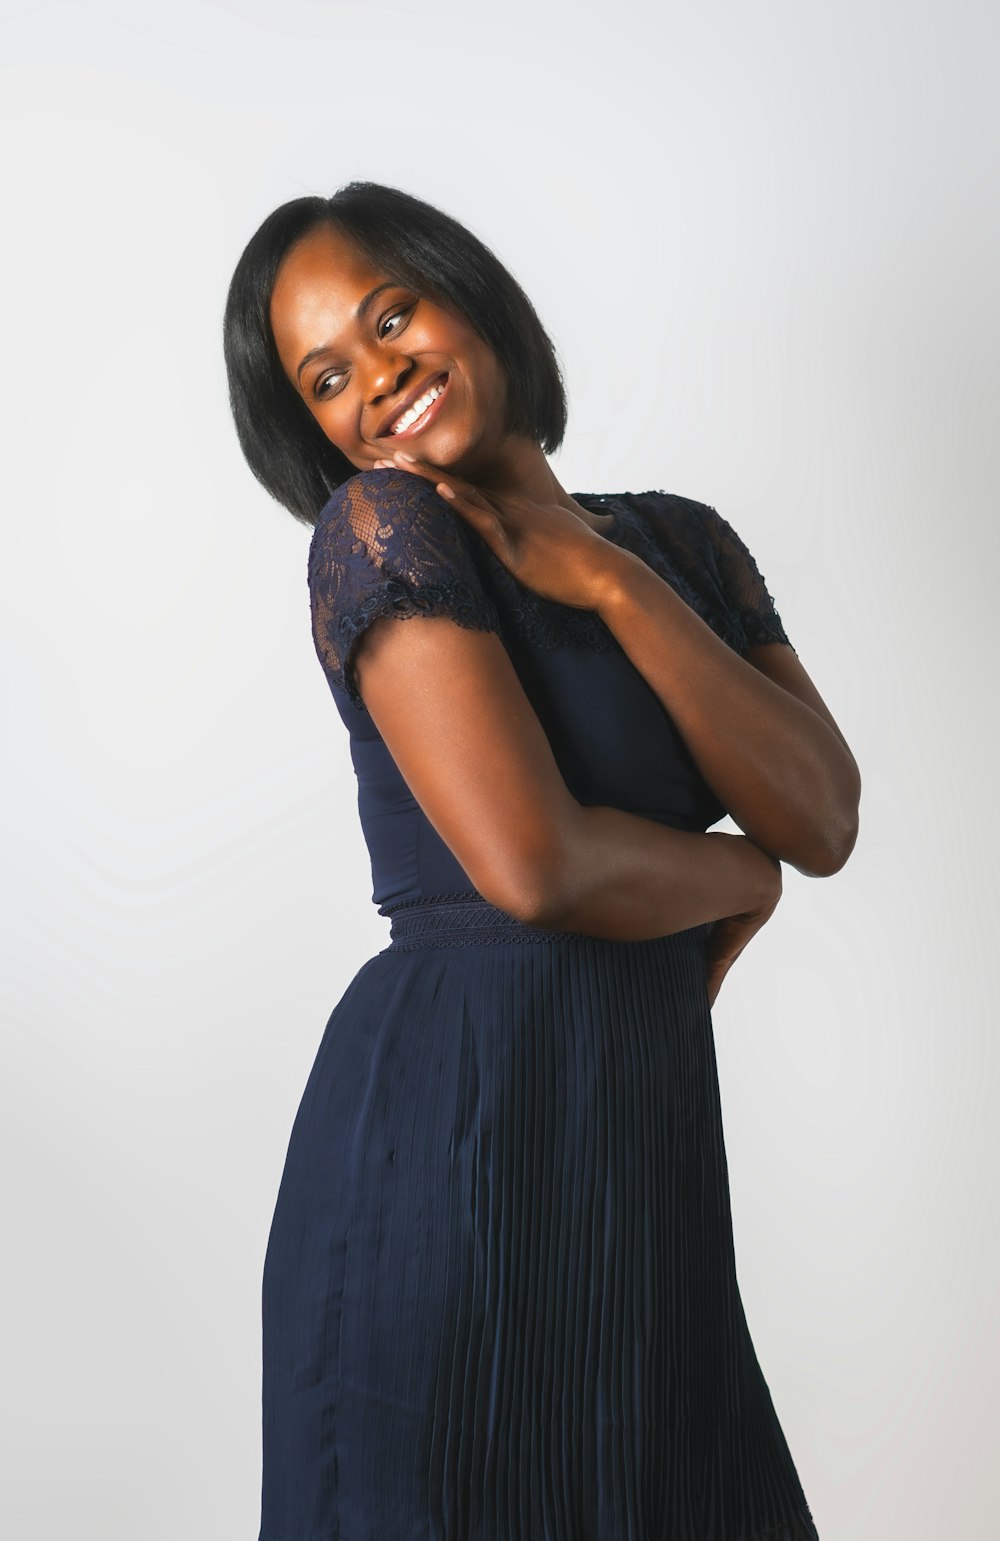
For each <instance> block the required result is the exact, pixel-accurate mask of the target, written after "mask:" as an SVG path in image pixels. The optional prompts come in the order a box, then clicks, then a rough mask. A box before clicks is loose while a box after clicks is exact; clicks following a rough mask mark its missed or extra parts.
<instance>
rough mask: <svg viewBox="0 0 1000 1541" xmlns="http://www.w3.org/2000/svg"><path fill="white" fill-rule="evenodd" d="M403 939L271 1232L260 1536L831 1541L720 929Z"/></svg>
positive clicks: (346, 1028)
mask: <svg viewBox="0 0 1000 1541" xmlns="http://www.w3.org/2000/svg"><path fill="white" fill-rule="evenodd" d="M386 913H389V915H390V922H391V934H390V941H389V945H388V946H387V947H386V948H385V949H384V950H383V951H382V952H380V953H378V954H376V955H375V956H374V957H372V958H370V959H369V960H368V961H367V962H366V963H364V964H363V965H362V967H361V968H360V969H359V970H358V972H357V973H356V974H355V976H354V977H353V979H352V980H351V982H350V983H349V985H348V986H347V989H346V990H345V992H344V994H343V996H342V997H341V999H340V1001H339V1002H338V1003H337V1005H336V1006H335V1007H334V1009H333V1012H332V1014H331V1016H330V1019H329V1021H328V1022H327V1025H326V1028H325V1031H324V1033H323V1036H322V1040H321V1042H320V1044H319V1049H318V1052H317V1054H316V1057H315V1060H314V1063H313V1065H312V1069H311V1071H310V1074H309V1078H308V1081H307V1083H306V1087H305V1090H304V1092H303V1095H302V1099H301V1102H300V1104H299V1107H298V1111H297V1113H296V1116H295V1120H294V1123H293V1127H292V1131H291V1136H290V1139H289V1144H288V1151H287V1156H286V1160H285V1164H284V1169H283V1171H282V1175H281V1180H280V1185H279V1189H278V1195H277V1201H276V1204H275V1209H274V1216H273V1220H272V1223H271V1229H270V1234H269V1237H268V1242H267V1250H266V1255H265V1260H264V1272H263V1290H262V1326H263V1382H262V1401H263V1476H262V1485H261V1525H260V1531H259V1537H258V1541H817V1530H816V1527H815V1525H814V1523H813V1520H812V1516H811V1514H810V1510H809V1507H808V1505H807V1503H806V1499H805V1496H804V1493H803V1490H802V1487H801V1484H800V1481H799V1478H798V1475H797V1472H796V1469H795V1466H794V1464H793V1460H792V1457H791V1454H790V1451H789V1448H788V1445H787V1442H786V1440H785V1437H784V1435H783V1432H782V1429H781V1426H780V1424H779V1421H778V1418H777V1415H776V1413H775V1409H774V1406H773V1403H772V1399H771V1396H770V1393H769V1390H768V1386H767V1383H766V1381H765V1378H764V1376H763V1374H762V1372H761V1368H760V1365H759V1364H758V1361H757V1357H756V1354H755V1351H754V1347H753V1343H752V1341H751V1337H750V1333H749V1331H748V1327H747V1322H746V1319H745V1316H744V1312H743V1306H742V1303H741V1300H740V1292H739V1288H738V1284H737V1277H736V1269H735V1257H734V1250H733V1231H732V1218H731V1212H730V1199H729V1183H728V1175H727V1165H726V1153H725V1145H724V1140H723V1130H722V1121H721V1109H720V1100H719V1082H718V1072H717V1067H716V1059H715V1045H714V1039H713V1033H712V1022H711V1014H710V1010H709V1005H708V996H707V991H706V984H705V942H706V939H707V937H708V935H709V931H710V928H709V927H708V926H700V927H696V928H694V929H692V930H688V931H683V932H680V933H678V934H675V935H673V936H667V937H658V938H655V939H652V940H648V941H638V942H617V941H611V940H607V939H603V938H595V937H588V936H582V935H579V934H574V933H565V932H552V931H546V930H541V929H538V928H535V927H531V926H527V925H524V924H523V923H521V922H518V921H516V920H514V919H513V918H512V917H510V916H509V915H507V914H506V913H505V912H504V911H502V910H499V909H496V908H495V907H494V906H492V905H489V904H487V903H486V901H485V900H483V899H482V898H481V897H480V896H478V895H451V896H445V897H443V898H441V899H432V900H422V901H420V902H418V903H413V902H404V903H403V904H401V905H399V906H398V907H397V908H396V909H395V910H393V911H387V912H386Z"/></svg>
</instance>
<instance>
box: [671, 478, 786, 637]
mask: <svg viewBox="0 0 1000 1541" xmlns="http://www.w3.org/2000/svg"><path fill="white" fill-rule="evenodd" d="M642 496H643V501H644V504H645V506H646V508H647V510H649V511H651V515H652V519H653V521H654V523H655V525H656V527H657V531H658V534H659V536H660V538H661V540H662V541H663V542H664V544H665V546H666V547H667V549H668V552H669V555H670V558H671V560H672V562H673V563H674V564H675V565H676V566H677V567H678V568H679V569H680V570H681V572H682V573H683V575H684V577H685V579H686V580H687V582H688V583H689V584H690V586H691V587H692V588H693V590H694V591H695V594H696V596H697V598H696V600H695V603H694V608H695V609H697V610H698V611H699V613H700V614H702V615H703V617H704V618H705V619H706V620H708V621H709V623H710V624H711V625H713V626H714V628H715V630H716V631H718V632H719V633H720V635H722V636H723V638H724V639H725V640H726V641H728V642H729V643H730V645H731V646H732V647H734V648H735V649H736V650H737V652H739V653H740V654H743V653H746V651H747V649H748V648H750V647H753V646H755V645H756V644H758V643H761V642H784V643H787V644H788V646H789V647H791V645H792V644H791V642H790V641H789V638H788V634H787V632H786V631H785V628H784V625H783V624H782V621H781V617H780V616H779V614H778V611H777V609H776V608H775V604H774V600H773V599H772V597H771V595H770V593H769V592H768V589H767V585H766V584H765V582H764V579H763V577H762V575H761V572H760V569H759V568H758V566H757V563H756V561H755V560H754V558H753V556H752V555H751V553H750V551H749V550H748V548H747V546H746V545H745V544H744V542H743V541H742V539H741V538H740V536H739V535H738V534H737V533H736V531H735V530H734V529H733V526H732V525H731V524H730V523H729V522H728V520H726V519H724V518H723V517H722V515H721V514H719V513H718V512H717V511H716V509H714V508H713V507H711V505H710V504H708V503H700V502H698V501H697V500H696V499H694V498H687V497H683V496H682V495H681V494H680V493H665V492H659V493H646V494H644V495H642ZM706 608H707V613H706ZM713 612H714V619H713ZM793 652H794V648H793Z"/></svg>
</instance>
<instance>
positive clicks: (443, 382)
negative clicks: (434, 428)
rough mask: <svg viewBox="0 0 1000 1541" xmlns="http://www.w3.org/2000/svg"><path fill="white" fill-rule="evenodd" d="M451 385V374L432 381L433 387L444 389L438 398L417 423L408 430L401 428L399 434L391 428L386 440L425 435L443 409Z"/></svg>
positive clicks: (436, 397) (401, 414) (412, 424)
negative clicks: (425, 431) (438, 386)
mask: <svg viewBox="0 0 1000 1541" xmlns="http://www.w3.org/2000/svg"><path fill="white" fill-rule="evenodd" d="M450 384H451V375H450V374H446V375H439V376H438V378H437V379H436V380H432V381H431V385H440V386H442V387H443V389H442V390H441V391H440V393H439V394H438V395H437V396H435V398H434V400H433V401H432V402H431V404H430V406H429V407H428V408H427V409H426V411H425V412H423V413H422V414H421V415H420V417H418V418H417V420H416V422H415V423H411V424H410V426H409V427H408V428H401V429H400V431H399V432H398V433H393V431H392V429H391V428H390V429H389V432H388V433H387V434H386V435H385V438H387V439H414V438H416V436H417V434H418V433H423V431H424V429H425V428H429V427H430V425H431V423H432V422H433V421H434V419H435V418H436V417H437V415H438V412H439V411H440V409H441V404H442V402H443V401H444V400H445V398H446V396H447V395H448V387H449V385H450ZM403 415H404V414H403V413H400V416H403Z"/></svg>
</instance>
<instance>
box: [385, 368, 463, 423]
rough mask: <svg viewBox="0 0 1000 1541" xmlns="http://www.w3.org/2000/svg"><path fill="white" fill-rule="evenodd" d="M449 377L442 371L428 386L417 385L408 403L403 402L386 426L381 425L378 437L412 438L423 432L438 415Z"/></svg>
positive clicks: (446, 390)
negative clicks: (400, 408) (415, 391)
mask: <svg viewBox="0 0 1000 1541" xmlns="http://www.w3.org/2000/svg"><path fill="white" fill-rule="evenodd" d="M450 379H451V376H450V375H449V374H448V373H447V372H444V373H442V374H440V375H438V376H437V378H436V379H435V380H432V381H431V384H430V385H429V386H428V387H426V388H421V387H419V386H418V387H417V391H418V394H417V395H416V396H414V397H412V398H411V400H410V402H409V403H404V405H403V407H402V410H399V411H396V412H395V413H394V415H393V416H392V417H391V418H390V419H389V423H388V426H383V428H382V433H381V435H380V437H383V438H386V437H387V438H391V439H413V438H416V436H417V434H418V433H423V431H424V429H425V428H427V427H429V426H430V424H431V423H433V422H434V421H435V419H436V418H437V417H438V416H439V414H440V412H441V404H442V402H443V401H444V398H445V396H446V395H447V393H448V382H449V380H450Z"/></svg>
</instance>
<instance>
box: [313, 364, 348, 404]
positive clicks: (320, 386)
mask: <svg viewBox="0 0 1000 1541" xmlns="http://www.w3.org/2000/svg"><path fill="white" fill-rule="evenodd" d="M340 378H341V376H340V374H339V373H338V372H337V371H334V373H333V374H329V375H323V377H322V379H320V380H317V381H316V384H315V385H314V386H313V395H314V396H315V397H317V398H318V399H319V400H320V401H322V400H323V398H324V397H326V396H329V394H330V392H329V391H328V390H327V386H328V385H330V384H332V383H333V381H334V380H339V379H340Z"/></svg>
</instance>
